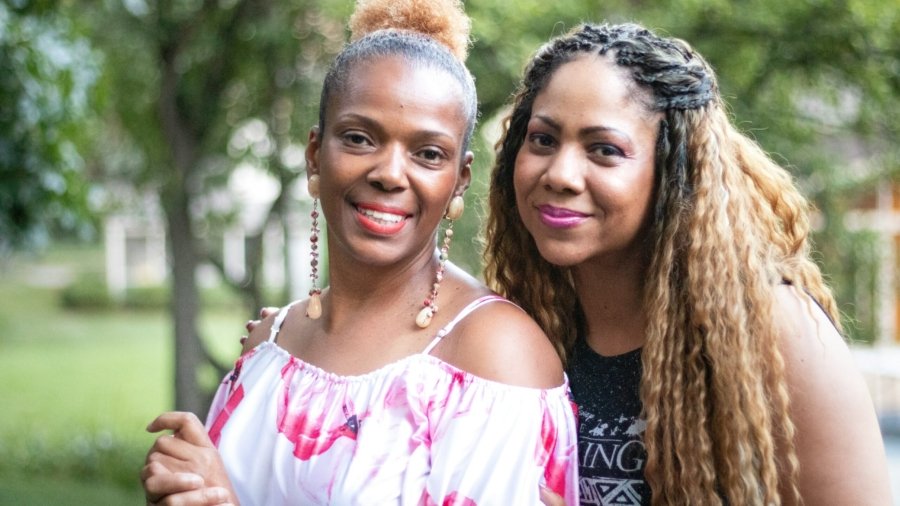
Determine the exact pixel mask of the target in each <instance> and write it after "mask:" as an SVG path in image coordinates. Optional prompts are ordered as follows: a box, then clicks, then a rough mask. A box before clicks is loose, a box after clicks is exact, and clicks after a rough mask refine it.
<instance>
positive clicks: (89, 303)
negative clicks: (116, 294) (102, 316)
mask: <svg viewBox="0 0 900 506" xmlns="http://www.w3.org/2000/svg"><path fill="white" fill-rule="evenodd" d="M60 304H61V305H62V307H64V308H66V309H91V310H100V309H111V308H112V307H113V306H114V303H113V300H112V298H111V297H110V296H109V291H108V290H107V288H106V282H105V280H104V279H103V277H102V276H100V275H99V274H97V273H84V274H81V275H79V276H78V277H77V278H76V279H75V281H73V282H72V283H69V285H68V286H66V287H65V288H63V289H62V291H61V292H60Z"/></svg>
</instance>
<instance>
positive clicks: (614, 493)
mask: <svg viewBox="0 0 900 506" xmlns="http://www.w3.org/2000/svg"><path fill="white" fill-rule="evenodd" d="M641 371H642V367H641V349H640V348H639V349H637V350H634V351H630V352H628V353H623V354H622V355H616V356H613V357H604V356H602V355H599V354H598V353H597V352H595V351H594V350H592V349H591V348H590V347H589V346H588V345H587V343H586V342H585V341H584V339H579V340H578V343H577V344H576V345H575V351H574V353H573V355H572V359H571V362H570V365H569V370H568V371H567V373H568V376H569V384H570V386H571V388H572V396H573V397H574V399H575V403H576V404H578V472H579V488H580V496H581V504H582V505H594V504H596V505H649V504H650V487H649V486H648V485H647V483H646V481H644V463H645V462H646V461H647V452H646V450H645V448H644V443H643V441H642V436H643V433H644V429H645V428H646V426H647V424H646V423H645V422H644V420H642V419H641V418H640V414H641V399H640V395H639V388H640V383H641Z"/></svg>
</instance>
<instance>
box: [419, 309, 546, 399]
mask: <svg viewBox="0 0 900 506" xmlns="http://www.w3.org/2000/svg"><path fill="white" fill-rule="evenodd" d="M434 354H435V355H436V356H438V357H440V358H441V359H443V360H445V361H447V362H449V363H451V364H453V365H454V366H456V367H459V368H460V369H462V370H464V371H467V372H469V373H471V374H474V375H476V376H479V377H481V378H484V379H488V380H491V381H497V382H500V383H506V384H509V385H516V386H523V387H530V388H553V387H557V386H559V385H561V384H562V383H563V369H562V363H561V362H560V359H559V356H558V355H557V354H556V350H555V349H554V348H553V346H552V345H551V344H550V340H549V339H548V338H547V335H546V334H544V332H543V331H542V330H541V328H540V327H539V326H538V325H537V323H535V322H534V320H532V319H531V318H530V317H529V316H528V315H527V314H526V313H525V312H524V311H523V310H522V309H520V308H519V307H518V306H515V305H513V304H510V303H508V302H505V301H499V300H498V301H495V302H490V303H487V304H484V305H482V306H481V307H479V308H478V309H476V310H475V311H473V312H472V313H471V314H469V315H468V316H466V317H465V318H464V319H463V320H462V321H460V322H459V323H458V324H457V325H456V327H455V328H454V329H453V331H452V332H451V333H450V334H448V335H447V336H446V337H445V338H444V340H443V342H442V343H441V344H440V346H439V347H438V349H436V350H435V353H434Z"/></svg>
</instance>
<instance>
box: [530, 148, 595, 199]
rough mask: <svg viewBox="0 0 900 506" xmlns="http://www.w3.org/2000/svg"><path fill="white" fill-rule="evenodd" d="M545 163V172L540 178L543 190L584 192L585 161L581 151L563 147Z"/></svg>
mask: <svg viewBox="0 0 900 506" xmlns="http://www.w3.org/2000/svg"><path fill="white" fill-rule="evenodd" d="M547 163H548V165H547V170H545V171H544V175H543V177H542V178H541V179H542V180H543V181H542V182H543V184H544V188H546V189H547V190H549V191H553V192H557V193H581V192H582V191H584V185H585V183H584V167H585V165H584V164H585V159H584V156H583V153H582V152H581V150H579V149H578V148H577V147H575V146H568V147H567V146H563V147H561V149H559V151H557V152H556V154H555V155H554V156H553V157H552V158H550V159H549V160H548V162H547Z"/></svg>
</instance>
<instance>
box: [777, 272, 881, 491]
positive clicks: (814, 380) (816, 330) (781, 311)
mask: <svg viewBox="0 0 900 506" xmlns="http://www.w3.org/2000/svg"><path fill="white" fill-rule="evenodd" d="M772 307H773V309H772V310H773V318H774V321H775V325H776V329H777V330H778V332H779V341H780V342H779V344H780V349H781V353H782V356H783V358H784V362H785V375H786V380H787V385H788V391H789V394H790V399H791V400H790V402H791V417H792V419H793V421H794V425H795V428H796V438H795V441H794V443H795V447H796V450H797V457H798V459H799V461H800V483H799V485H800V493H801V495H802V496H803V499H804V502H805V503H807V504H863V503H860V502H858V501H859V499H860V498H861V497H866V498H869V499H871V501H872V502H866V503H865V504H884V502H883V499H884V498H885V497H889V495H888V494H890V488H889V482H888V479H887V463H886V458H885V453H884V446H883V443H882V439H881V433H880V431H879V428H878V422H877V419H876V416H875V410H874V406H873V404H872V400H871V397H870V396H869V392H868V388H867V386H866V383H865V380H864V379H863V377H862V374H860V372H859V370H858V369H857V367H856V364H855V362H854V359H853V356H852V354H851V353H850V349H849V347H848V346H847V343H846V342H845V341H844V339H843V337H842V336H841V335H840V333H839V332H838V331H837V329H836V328H835V326H834V325H833V324H832V322H831V321H830V320H829V318H828V316H827V315H826V314H825V312H824V311H823V310H822V309H821V308H820V307H819V306H818V304H817V303H816V301H814V300H813V299H812V298H811V297H810V296H809V295H808V294H806V293H805V292H804V291H803V290H802V289H800V288H797V287H794V286H789V285H781V286H779V287H777V288H776V290H775V301H774V303H773V306H772ZM850 469H853V470H854V471H853V472H848V471H847V470H850ZM867 500H868V499H867ZM879 501H882V502H879Z"/></svg>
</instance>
